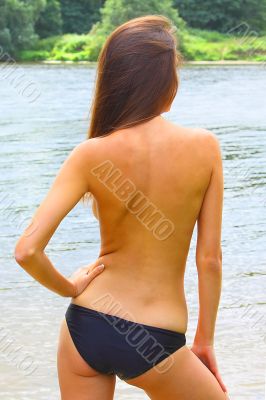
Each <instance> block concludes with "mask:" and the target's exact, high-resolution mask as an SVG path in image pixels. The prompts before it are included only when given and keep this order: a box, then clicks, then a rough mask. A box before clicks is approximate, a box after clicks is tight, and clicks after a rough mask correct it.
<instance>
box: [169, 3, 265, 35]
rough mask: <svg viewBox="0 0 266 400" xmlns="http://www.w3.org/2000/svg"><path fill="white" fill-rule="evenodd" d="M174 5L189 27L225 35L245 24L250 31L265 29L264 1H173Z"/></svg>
mask: <svg viewBox="0 0 266 400" xmlns="http://www.w3.org/2000/svg"><path fill="white" fill-rule="evenodd" d="M174 5H175V7H177V8H178V9H179V12H180V15H181V17H182V18H184V19H185V20H186V22H187V23H188V25H190V26H191V27H195V28H201V29H210V30H217V31H219V32H224V33H225V32H227V31H228V30H230V29H232V28H234V27H236V26H238V25H239V24H241V23H243V22H245V23H246V24H248V25H249V26H250V30H257V31H258V32H262V31H265V29H266V0H248V1H247V0H222V1H221V0H204V1H203V0H200V1H199V0H174Z"/></svg>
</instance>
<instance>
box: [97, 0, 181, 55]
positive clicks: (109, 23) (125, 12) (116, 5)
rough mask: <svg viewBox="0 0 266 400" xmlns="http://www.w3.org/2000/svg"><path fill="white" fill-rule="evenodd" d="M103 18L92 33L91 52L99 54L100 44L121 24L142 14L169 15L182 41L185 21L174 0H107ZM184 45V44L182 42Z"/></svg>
mask: <svg viewBox="0 0 266 400" xmlns="http://www.w3.org/2000/svg"><path fill="white" fill-rule="evenodd" d="M100 14H101V20H100V21H98V22H96V23H95V24H94V25H93V27H92V29H91V31H90V34H91V35H92V36H93V37H94V40H93V41H92V43H91V46H90V47H89V51H90V54H91V56H92V54H93V55H98V54H99V51H100V47H101V46H99V44H103V43H104V40H105V38H106V37H107V36H108V35H109V34H110V33H111V32H112V31H113V30H114V29H115V28H116V27H117V26H119V25H121V24H122V23H124V22H126V21H128V20H129V19H132V18H136V17H140V16H142V15H149V14H160V15H164V16H166V17H168V18H169V19H170V20H171V21H172V22H173V24H174V25H175V26H176V27H177V35H178V36H179V41H180V43H182V32H183V30H184V28H185V22H184V21H183V20H182V19H181V18H180V17H179V14H178V11H177V10H176V9H175V8H173V4H172V0H161V1H157V0H146V1H145V2H144V1H142V0H131V1H127V0H106V1H105V4H104V7H102V8H101V9H100ZM181 46H182V44H181Z"/></svg>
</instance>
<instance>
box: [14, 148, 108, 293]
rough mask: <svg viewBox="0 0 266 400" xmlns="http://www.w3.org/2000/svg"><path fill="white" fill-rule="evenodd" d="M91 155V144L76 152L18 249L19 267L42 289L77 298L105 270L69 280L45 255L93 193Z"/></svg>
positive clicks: (81, 273)
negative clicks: (78, 206)
mask: <svg viewBox="0 0 266 400" xmlns="http://www.w3.org/2000/svg"><path fill="white" fill-rule="evenodd" d="M89 153H90V151H89V143H88V141H85V142H82V143H80V144H79V145H78V146H76V147H75V148H74V149H73V150H72V152H71V153H70V154H69V156H68V157H67V159H66V160H65V162H64V163H63V165H62V166H61V168H60V170H59V172H58V174H57V176H56V178H55V180H54V182H53V184H52V186H51V188H50V190H49V192H48V194H47V195H46V197H45V199H44V200H43V202H42V203H41V205H40V206H39V208H38V209H37V211H36V212H35V214H34V215H33V217H32V221H31V224H30V225H29V226H28V227H27V228H26V230H25V231H24V233H23V234H22V236H21V237H20V239H19V240H18V242H17V244H16V247H15V259H16V261H17V262H18V264H20V265H21V267H23V268H24V269H25V271H26V272H27V273H28V274H30V275H31V276H32V277H33V278H34V279H36V280H37V281H38V282H40V283H41V284H42V285H44V286H45V287H47V288H48V289H50V290H52V291H54V292H56V293H58V294H60V295H62V296H70V297H75V296H77V295H78V294H79V293H80V292H81V291H82V290H84V289H85V287H86V286H87V285H88V283H89V282H90V281H91V280H92V279H93V278H94V277H95V276H96V275H97V274H98V273H99V272H101V270H102V269H99V268H97V266H96V265H94V264H92V265H91V266H88V267H85V268H83V269H80V271H79V273H78V274H75V276H73V277H72V279H67V278H66V277H64V276H63V275H62V274H61V273H60V272H59V271H57V270H56V268H55V267H54V266H53V264H52V263H51V261H50V260H49V258H48V257H47V255H46V254H45V252H44V250H45V247H46V246H47V244H48V242H49V240H50V239H51V237H52V235H53V234H54V232H55V230H56V229H57V227H58V225H59V224H60V222H61V221H62V219H63V218H64V217H65V216H66V215H67V214H68V213H69V212H70V211H71V209H72V208H73V207H74V206H75V205H76V204H77V203H78V201H79V200H80V199H81V197H82V196H83V195H84V194H85V193H86V192H88V191H89V190H90V187H89V186H90V184H89V177H90V173H89V167H88V159H89V157H90V154H89Z"/></svg>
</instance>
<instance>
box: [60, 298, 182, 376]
mask: <svg viewBox="0 0 266 400" xmlns="http://www.w3.org/2000/svg"><path fill="white" fill-rule="evenodd" d="M65 316H66V322H67V325H68V329H69V332H70V335H71V337H72V340H73V342H74V344H75V346H76V349H77V350H78V352H79V354H80V355H81V357H82V358H83V359H84V360H85V361H86V362H87V363H88V364H89V365H90V366H91V367H92V368H94V369H95V370H96V371H98V372H100V373H102V374H108V375H113V374H115V375H117V376H118V377H119V378H120V379H123V380H127V379H131V378H135V377H137V376H139V375H141V374H143V373H144V372H146V371H148V370H149V369H150V368H152V367H155V368H156V369H157V370H158V371H160V372H164V371H166V370H167V369H169V368H170V367H171V365H172V364H173V362H174V361H173V358H172V357H171V354H172V353H174V352H175V351H177V350H178V349H180V348H181V347H182V346H184V345H185V344H186V336H185V334H184V333H179V332H175V331H172V330H169V329H163V328H159V327H155V326H150V325H145V324H141V323H137V322H133V321H129V320H127V319H123V318H120V317H117V316H113V315H111V314H105V313H103V312H99V311H96V310H93V309H90V308H87V307H82V306H79V305H77V304H74V303H70V305H69V307H68V309H67V311H66V314H65ZM163 360H165V361H164V362H163V363H161V361H163ZM159 363H160V364H159ZM157 364H159V365H157Z"/></svg>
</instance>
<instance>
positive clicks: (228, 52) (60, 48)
mask: <svg viewBox="0 0 266 400" xmlns="http://www.w3.org/2000/svg"><path fill="white" fill-rule="evenodd" d="M104 41H105V37H104V36H94V35H92V34H87V35H77V34H67V35H62V36H55V37H51V38H47V39H41V40H39V41H38V42H37V43H36V45H35V46H34V48H32V49H29V50H24V51H21V52H20V53H19V55H18V60H20V61H41V60H56V61H97V57H98V54H99V52H100V49H101V47H102V44H103V43H104ZM182 53H183V55H184V58H185V60H188V61H223V60H241V61H242V60H243V61H266V36H261V37H256V36H249V35H246V36H244V37H243V36H242V37H238V36H231V35H228V34H227V35H226V34H221V33H219V32H214V31H204V30H199V29H188V30H187V31H186V32H184V34H183V43H182Z"/></svg>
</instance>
